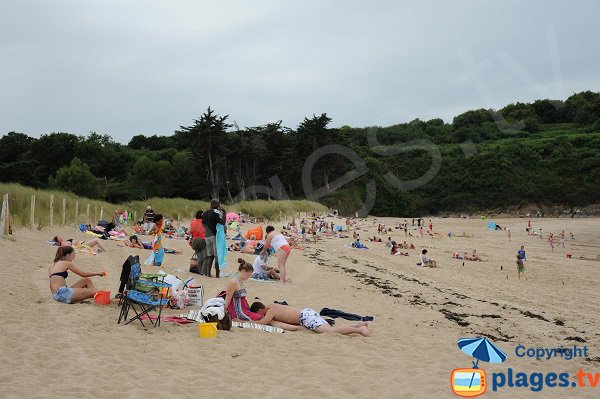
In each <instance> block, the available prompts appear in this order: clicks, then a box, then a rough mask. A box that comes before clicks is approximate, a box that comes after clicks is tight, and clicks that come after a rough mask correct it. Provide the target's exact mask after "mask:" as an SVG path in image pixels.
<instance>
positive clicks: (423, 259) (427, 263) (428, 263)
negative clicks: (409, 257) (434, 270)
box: [421, 249, 437, 267]
mask: <svg viewBox="0 0 600 399" xmlns="http://www.w3.org/2000/svg"><path fill="white" fill-rule="evenodd" d="M421 266H427V267H437V262H436V260H435V259H429V258H428V257H427V250H426V249H424V250H423V251H421Z"/></svg>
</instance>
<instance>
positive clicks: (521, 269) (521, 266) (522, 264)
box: [517, 255, 527, 280]
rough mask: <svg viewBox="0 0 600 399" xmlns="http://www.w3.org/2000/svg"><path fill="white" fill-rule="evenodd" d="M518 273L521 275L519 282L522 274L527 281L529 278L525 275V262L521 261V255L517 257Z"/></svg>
mask: <svg viewBox="0 0 600 399" xmlns="http://www.w3.org/2000/svg"><path fill="white" fill-rule="evenodd" d="M517 273H518V274H519V280H520V279H521V273H523V277H525V280H527V276H526V275H525V262H523V259H519V255H517Z"/></svg>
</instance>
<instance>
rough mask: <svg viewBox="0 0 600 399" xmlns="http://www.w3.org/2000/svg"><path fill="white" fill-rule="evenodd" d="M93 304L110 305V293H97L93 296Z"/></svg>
mask: <svg viewBox="0 0 600 399" xmlns="http://www.w3.org/2000/svg"><path fill="white" fill-rule="evenodd" d="M94 302H96V303H97V304H98V305H110V291H98V292H96V295H94Z"/></svg>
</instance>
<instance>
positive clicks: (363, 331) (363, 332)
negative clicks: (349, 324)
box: [358, 323, 371, 337]
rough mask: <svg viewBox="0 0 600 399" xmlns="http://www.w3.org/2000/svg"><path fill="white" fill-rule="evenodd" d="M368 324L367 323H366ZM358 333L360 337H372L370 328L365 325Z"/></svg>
mask: <svg viewBox="0 0 600 399" xmlns="http://www.w3.org/2000/svg"><path fill="white" fill-rule="evenodd" d="M365 324H366V323H365ZM358 333H359V334H360V335H362V336H363V337H370V336H371V332H370V331H369V328H368V327H367V326H366V325H365V326H362V327H360V328H359V329H358Z"/></svg>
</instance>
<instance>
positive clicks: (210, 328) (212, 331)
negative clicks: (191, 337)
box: [198, 323, 217, 338]
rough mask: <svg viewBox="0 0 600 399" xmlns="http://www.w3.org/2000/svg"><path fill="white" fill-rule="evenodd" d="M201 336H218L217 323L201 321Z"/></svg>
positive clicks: (199, 327) (199, 325) (199, 326)
mask: <svg viewBox="0 0 600 399" xmlns="http://www.w3.org/2000/svg"><path fill="white" fill-rule="evenodd" d="M198 329H199V330H200V338H216V337H217V323H199V324H198Z"/></svg>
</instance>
